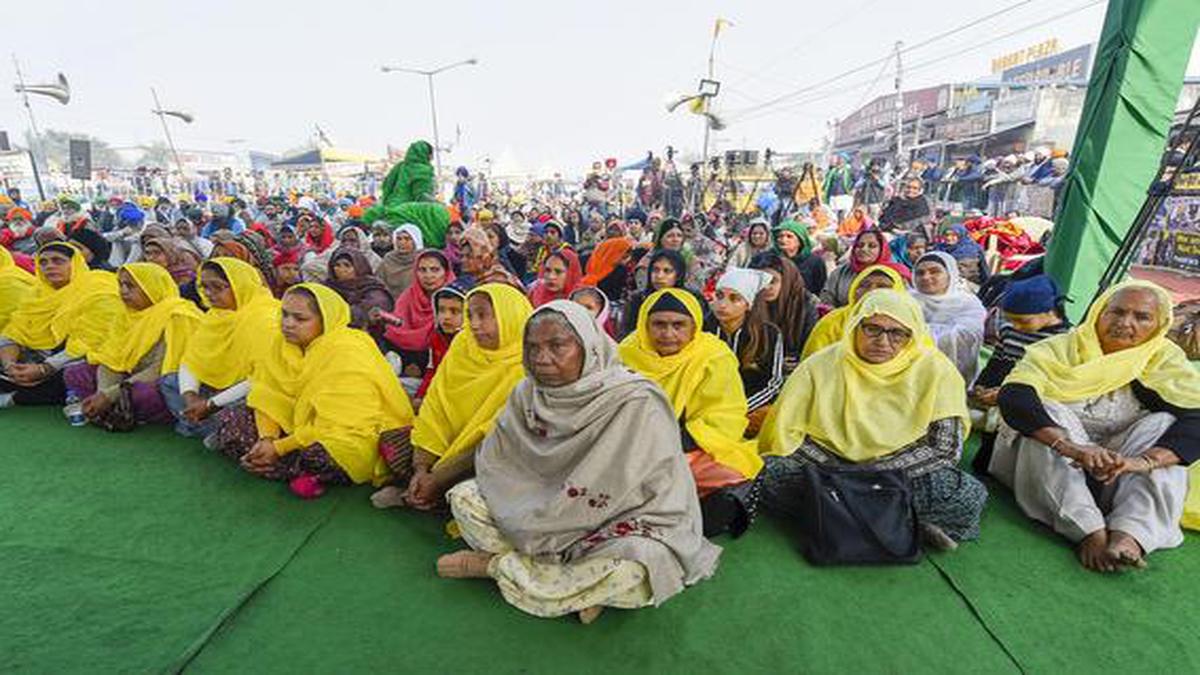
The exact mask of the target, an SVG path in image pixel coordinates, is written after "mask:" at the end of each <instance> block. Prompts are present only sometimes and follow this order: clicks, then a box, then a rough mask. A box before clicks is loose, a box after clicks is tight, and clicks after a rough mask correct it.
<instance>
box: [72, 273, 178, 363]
mask: <svg viewBox="0 0 1200 675" xmlns="http://www.w3.org/2000/svg"><path fill="white" fill-rule="evenodd" d="M121 269H122V270H124V271H125V272H127V273H128V274H129V276H130V277H132V278H133V280H134V281H135V282H136V283H137V285H138V287H139V288H141V289H142V292H143V293H145V294H146V297H148V298H150V302H152V303H154V304H152V305H150V306H149V307H147V308H146V309H143V310H141V311H136V312H135V311H133V310H131V309H129V308H128V307H126V308H125V318H124V319H123V320H122V322H121V325H122V329H121V330H114V331H113V332H112V333H111V334H110V335H109V336H108V340H107V341H105V343H104V345H103V346H102V347H100V348H99V349H97V350H96V351H94V352H92V353H91V354H89V355H88V363H91V364H92V365H103V366H105V367H106V368H108V369H109V370H111V371H113V372H117V373H129V372H133V369H134V368H135V367H137V364H138V362H139V361H141V360H142V357H143V356H145V355H146V354H147V353H148V352H149V351H150V350H151V349H154V346H155V345H156V344H158V341H159V340H163V341H164V342H165V343H166V354H165V355H164V357H163V363H162V371H161V372H162V373H163V374H167V373H173V372H175V371H176V370H179V359H180V358H182V357H183V350H184V348H185V347H186V346H187V341H188V338H189V337H191V334H192V332H193V331H195V330H196V326H197V325H198V324H199V323H200V316H201V314H200V310H198V309H196V306H195V305H194V304H192V302H191V301H190V300H185V299H184V298H181V297H179V287H178V286H176V285H175V280H174V279H172V278H171V273H170V272H168V271H167V270H166V269H164V268H162V267H159V266H158V265H155V264H153V263H145V262H136V263H129V264H127V265H123V266H122V267H121Z"/></svg>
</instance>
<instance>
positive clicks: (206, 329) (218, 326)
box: [182, 258, 279, 389]
mask: <svg viewBox="0 0 1200 675" xmlns="http://www.w3.org/2000/svg"><path fill="white" fill-rule="evenodd" d="M204 265H216V266H217V267H220V268H221V270H222V271H223V272H225V278H226V279H228V280H229V284H230V286H232V287H233V296H234V298H235V299H236V302H237V306H236V308H235V309H216V308H214V307H212V304H211V303H210V302H209V301H208V298H206V297H205V296H204V290H203V288H202V287H200V286H199V285H197V288H199V289H200V298H201V299H202V300H203V301H204V304H205V306H207V307H209V308H210V309H209V310H208V311H207V312H205V313H204V316H203V317H202V318H201V319H200V326H199V327H198V328H197V329H196V332H195V333H193V334H192V337H191V339H190V340H188V344H187V349H186V350H185V351H184V353H183V359H182V363H183V365H185V366H187V367H188V370H190V371H191V372H192V374H194V375H195V376H196V379H198V380H199V381H200V382H201V383H203V384H207V385H208V386H210V387H212V388H214V389H225V388H226V387H229V386H231V385H233V384H236V383H238V382H240V381H242V380H244V379H246V378H247V377H248V376H249V375H250V369H251V367H252V366H253V364H254V361H255V360H256V359H257V358H259V357H261V356H262V354H263V353H264V351H265V349H266V347H267V346H268V345H269V344H270V342H271V341H270V339H269V337H270V336H272V335H275V334H276V333H278V332H279V301H278V300H276V299H275V298H274V297H273V296H272V295H271V289H269V288H267V287H266V285H265V284H264V283H263V279H262V275H261V274H259V272H258V268H256V267H254V266H253V265H251V264H249V263H246V262H242V261H241V260H238V259H237V258H213V259H212V260H209V261H208V262H206V263H204ZM203 267H204V266H203V265H202V266H201V269H203ZM197 284H199V278H197Z"/></svg>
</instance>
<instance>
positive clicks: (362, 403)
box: [246, 283, 413, 483]
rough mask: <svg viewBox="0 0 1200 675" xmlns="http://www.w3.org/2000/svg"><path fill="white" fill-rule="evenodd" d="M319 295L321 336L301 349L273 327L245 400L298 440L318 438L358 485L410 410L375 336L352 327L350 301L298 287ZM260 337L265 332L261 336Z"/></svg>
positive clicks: (407, 421) (380, 472)
mask: <svg viewBox="0 0 1200 675" xmlns="http://www.w3.org/2000/svg"><path fill="white" fill-rule="evenodd" d="M296 289H304V290H305V291H308V292H309V293H310V294H312V296H313V297H314V298H315V299H316V302H317V308H318V310H319V313H320V315H321V322H322V326H323V329H322V333H321V335H320V336H318V337H317V338H316V339H314V340H313V341H312V342H311V343H309V345H308V347H306V348H305V349H303V350H302V349H300V347H298V346H296V345H294V344H292V343H290V342H288V341H286V340H285V339H284V338H283V335H282V333H281V332H280V331H279V329H278V328H276V330H275V333H274V335H272V336H271V337H270V339H269V342H270V344H271V346H270V348H269V349H267V350H266V354H265V355H264V357H263V358H261V359H259V360H258V361H257V362H256V363H255V364H254V370H253V373H252V374H251V376H250V394H249V396H248V397H247V399H246V403H247V405H249V406H250V407H251V408H252V409H254V410H255V411H256V412H259V413H263V414H265V415H267V416H268V417H270V418H271V419H272V420H273V421H274V422H275V423H276V424H278V425H279V427H280V428H281V429H283V431H284V432H286V433H287V434H289V435H290V436H291V437H293V438H294V439H295V441H296V445H295V447H301V448H303V447H308V446H310V445H312V444H313V443H320V444H321V446H322V447H324V448H325V450H326V452H328V453H329V456H330V457H332V458H333V460H334V461H335V462H337V465H338V466H339V467H341V468H342V470H343V471H345V472H346V475H348V476H350V478H351V480H353V481H354V482H355V483H365V482H367V481H370V480H373V479H376V478H382V477H383V476H385V475H386V473H387V468H386V466H385V464H384V463H383V460H382V459H381V458H380V456H379V452H378V449H377V448H378V444H379V436H380V434H382V433H383V432H384V431H387V430H389V429H398V428H401V427H407V426H410V425H411V424H412V421H413V409H412V405H411V404H410V403H409V400H408V395H407V394H405V393H404V390H403V389H401V388H400V381H399V380H397V379H396V376H395V375H394V374H393V373H392V368H391V366H390V365H388V362H387V360H386V359H384V358H383V355H382V354H380V353H379V348H378V347H376V345H375V341H374V340H372V339H371V337H370V336H369V335H367V334H366V333H364V332H363V331H361V330H358V329H355V328H350V327H349V324H350V306H349V305H347V304H346V301H345V300H343V299H342V298H341V296H339V295H338V294H337V292H336V291H334V290H332V289H330V288H328V287H326V286H323V285H321V284H307V283H306V284H297V285H295V286H292V288H291V289H290V290H289V292H293V291H295V290H296ZM264 338H265V336H264Z"/></svg>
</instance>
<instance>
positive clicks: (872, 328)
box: [858, 323, 912, 345]
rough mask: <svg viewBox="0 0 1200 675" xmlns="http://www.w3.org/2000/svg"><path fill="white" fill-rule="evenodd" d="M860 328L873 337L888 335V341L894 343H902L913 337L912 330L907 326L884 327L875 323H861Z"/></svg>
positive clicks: (864, 333)
mask: <svg viewBox="0 0 1200 675" xmlns="http://www.w3.org/2000/svg"><path fill="white" fill-rule="evenodd" d="M858 329H859V330H860V331H862V334H863V335H865V336H867V337H868V338H871V339H875V338H877V337H882V336H886V337H887V341H888V342H890V343H891V344H893V345H902V344H904V343H906V342H908V341H909V340H911V339H912V331H911V330H909V329H907V328H884V327H883V326H880V325H877V324H873V323H863V324H859V326H858Z"/></svg>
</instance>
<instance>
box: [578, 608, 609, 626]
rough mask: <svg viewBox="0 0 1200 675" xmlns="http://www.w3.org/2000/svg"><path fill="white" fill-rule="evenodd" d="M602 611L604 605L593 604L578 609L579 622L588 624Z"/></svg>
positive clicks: (597, 617)
mask: <svg viewBox="0 0 1200 675" xmlns="http://www.w3.org/2000/svg"><path fill="white" fill-rule="evenodd" d="M603 611H604V605H595V606H592V607H588V608H587V609H581V610H579V623H581V624H583V625H585V626H586V625H588V624H590V623H591V622H593V621H595V620H596V619H599V618H600V612H603Z"/></svg>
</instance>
